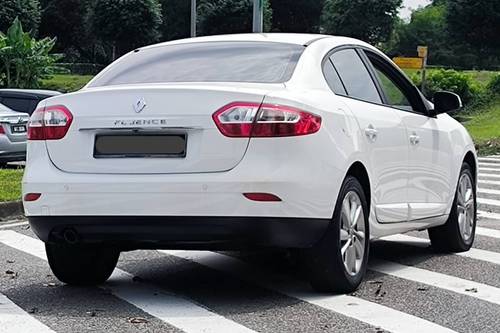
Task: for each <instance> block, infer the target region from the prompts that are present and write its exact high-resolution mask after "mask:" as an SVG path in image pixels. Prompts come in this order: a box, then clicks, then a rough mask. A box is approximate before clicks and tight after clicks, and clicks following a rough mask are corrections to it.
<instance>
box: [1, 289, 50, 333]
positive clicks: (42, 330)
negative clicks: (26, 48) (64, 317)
mask: <svg viewBox="0 0 500 333" xmlns="http://www.w3.org/2000/svg"><path fill="white" fill-rule="evenodd" d="M12 332H27V333H29V332H32V333H52V332H54V331H53V330H51V329H50V328H48V327H47V326H45V325H44V324H42V323H41V322H39V321H38V320H36V319H35V318H33V317H32V316H30V315H29V314H28V313H27V312H25V311H23V309H21V308H20V307H18V306H17V305H16V304H14V303H13V302H12V301H11V300H10V299H8V298H7V297H6V296H5V295H3V294H0V333H12Z"/></svg>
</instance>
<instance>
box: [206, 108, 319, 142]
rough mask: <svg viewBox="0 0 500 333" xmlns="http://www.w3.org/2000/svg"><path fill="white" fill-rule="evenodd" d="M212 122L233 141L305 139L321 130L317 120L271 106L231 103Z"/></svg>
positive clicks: (312, 115)
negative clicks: (304, 137) (292, 137)
mask: <svg viewBox="0 0 500 333" xmlns="http://www.w3.org/2000/svg"><path fill="white" fill-rule="evenodd" d="M212 118H213V120H214V122H215V124H216V125H217V128H218V129H219V131H220V132H221V133H222V134H224V135H225V136H228V137H233V138H248V137H255V138H264V137H285V136H299V135H308V134H313V133H316V132H318V131H319V129H320V127H321V117H320V116H318V115H315V114H312V113H309V112H305V111H302V110H300V109H297V108H294V107H291V106H284V105H275V104H262V105H261V104H259V103H249V102H235V103H231V104H228V105H226V106H224V107H222V108H221V109H219V110H218V111H217V112H215V113H214V115H213V116H212Z"/></svg>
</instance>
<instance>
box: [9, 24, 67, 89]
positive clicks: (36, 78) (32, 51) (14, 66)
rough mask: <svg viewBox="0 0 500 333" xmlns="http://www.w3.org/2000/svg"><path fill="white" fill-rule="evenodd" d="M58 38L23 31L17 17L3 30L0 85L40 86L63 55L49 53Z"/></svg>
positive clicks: (11, 86)
mask: <svg viewBox="0 0 500 333" xmlns="http://www.w3.org/2000/svg"><path fill="white" fill-rule="evenodd" d="M54 44H55V39H50V38H44V39H41V40H36V39H34V38H32V37H31V36H30V34H29V33H25V32H24V31H23V27H22V25H21V21H19V20H18V19H17V18H16V19H15V20H14V23H13V24H12V26H11V27H10V28H9V29H8V30H7V34H6V35H4V34H2V33H0V86H5V87H8V88H38V87H39V84H40V80H41V79H43V78H46V77H48V76H50V75H51V74H52V73H53V72H54V70H55V68H56V66H55V63H56V61H57V60H59V59H60V58H61V57H60V56H59V55H54V54H50V52H51V50H52V48H53V47H54Z"/></svg>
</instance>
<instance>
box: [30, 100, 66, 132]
mask: <svg viewBox="0 0 500 333" xmlns="http://www.w3.org/2000/svg"><path fill="white" fill-rule="evenodd" d="M72 121H73V115H72V114H71V112H69V110H68V109H67V108H66V107H65V106H63V105H54V106H48V107H45V108H41V109H37V110H35V112H33V114H32V115H31V118H30V121H29V122H28V140H59V139H62V138H64V136H65V135H66V133H68V130H69V127H70V126H71V122H72Z"/></svg>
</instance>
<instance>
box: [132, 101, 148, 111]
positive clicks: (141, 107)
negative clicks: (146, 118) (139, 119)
mask: <svg viewBox="0 0 500 333" xmlns="http://www.w3.org/2000/svg"><path fill="white" fill-rule="evenodd" d="M146 106H147V104H146V100H145V99H144V98H141V99H139V100H138V101H137V102H135V103H134V110H135V112H136V113H140V112H142V110H144V109H145V108H146Z"/></svg>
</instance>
